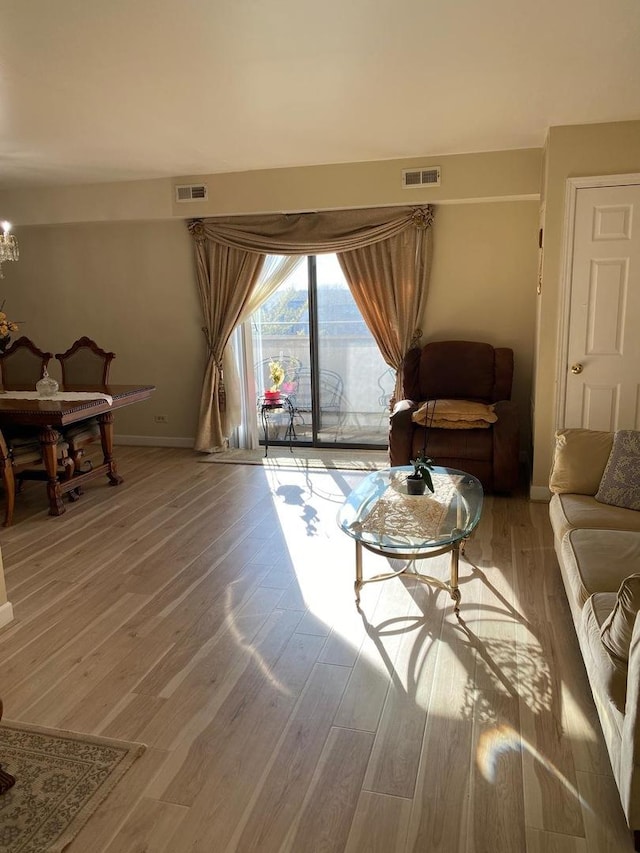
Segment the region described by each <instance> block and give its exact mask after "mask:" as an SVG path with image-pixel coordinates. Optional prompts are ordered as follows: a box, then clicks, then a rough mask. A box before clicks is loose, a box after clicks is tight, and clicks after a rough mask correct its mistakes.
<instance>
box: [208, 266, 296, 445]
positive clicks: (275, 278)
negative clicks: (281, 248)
mask: <svg viewBox="0 0 640 853" xmlns="http://www.w3.org/2000/svg"><path fill="white" fill-rule="evenodd" d="M303 261H304V257H303V256H302V255H299V256H295V255H290V256H288V257H287V256H280V255H269V256H268V257H267V258H265V261H264V266H263V268H262V271H261V273H260V277H259V278H258V280H257V282H256V284H255V286H254V288H253V291H252V293H251V295H250V296H249V298H248V299H247V302H246V304H245V306H244V308H243V309H242V314H241V316H240V319H239V320H238V324H240V323H244V322H245V321H246V320H248V319H249V317H251V315H252V314H253V313H254V312H255V311H257V310H258V308H259V307H260V306H261V305H262V303H263V302H266V301H267V299H268V298H269V297H270V296H271V294H272V293H275V291H276V290H277V289H278V288H279V287H280V285H281V284H282V282H283V281H284V280H285V279H286V278H287V277H288V276H289V274H290V273H292V272H293V270H294V269H295V268H296V267H297V266H299V265H300V264H301V263H302V262H303ZM235 361H236V359H235V353H234V347H233V341H229V344H228V345H227V347H226V349H225V351H224V357H223V362H222V364H223V370H224V387H225V391H226V403H227V407H226V427H227V430H228V433H227V435H230V434H231V431H232V430H233V428H234V427H237V426H239V425H240V423H241V422H245V423H247V422H248V420H249V417H250V412H249V410H248V407H247V408H246V409H245V411H244V412H243V410H242V402H241V396H242V395H241V393H240V381H241V380H240V377H239V376H238V373H237V370H236V364H235ZM247 368H248V370H247V375H246V376H245V378H246V380H247V382H246V389H245V395H244V398H245V400H247V401H248V400H249V399H250V398H251V395H252V393H253V386H254V376H253V364H250V365H249V364H248V365H247ZM252 403H253V406H252V408H253V412H255V399H253V400H252ZM247 433H248V442H247V444H248V446H249V447H257V446H258V436H257V431H256V429H255V428H254V429H248V430H247Z"/></svg>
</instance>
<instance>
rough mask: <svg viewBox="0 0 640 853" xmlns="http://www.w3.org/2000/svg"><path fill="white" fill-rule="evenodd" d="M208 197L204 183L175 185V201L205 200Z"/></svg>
mask: <svg viewBox="0 0 640 853" xmlns="http://www.w3.org/2000/svg"><path fill="white" fill-rule="evenodd" d="M208 197H209V194H208V193H207V185H206V184H181V185H179V186H176V201H206V200H207V199H208Z"/></svg>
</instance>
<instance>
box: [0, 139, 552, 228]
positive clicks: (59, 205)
mask: <svg viewBox="0 0 640 853" xmlns="http://www.w3.org/2000/svg"><path fill="white" fill-rule="evenodd" d="M541 157H542V152H541V150H540V149H538V148H524V149H520V150H517V151H489V152H484V153H479V154H455V155H449V156H446V157H419V158H414V159H412V160H383V161H378V162H374V163H343V164H339V165H328V166H307V167H303V168H291V169H270V170H266V171H253V172H233V173H229V174H223V175H191V176H188V177H182V178H176V179H175V180H173V181H171V180H154V181H129V182H123V183H119V184H93V185H90V186H68V187H53V188H50V189H20V190H0V210H1V211H2V216H3V218H5V219H8V220H10V221H11V222H13V224H14V226H15V227H16V233H17V234H18V235H19V229H20V226H23V225H50V224H63V223H72V222H113V221H132V220H141V219H144V220H150V219H168V218H171V217H174V218H182V219H187V218H191V217H197V216H220V215H229V214H236V213H240V214H241V213H256V212H273V211H285V212H290V211H301V210H322V209H338V208H349V207H369V206H372V207H376V206H384V205H394V204H395V205H398V204H420V203H423V202H434V203H436V204H444V203H456V202H462V201H482V200H487V199H498V200H504V199H520V198H528V199H531V198H537V197H538V194H539V192H540V169H541ZM429 165H439V166H441V167H442V180H441V186H439V187H429V188H420V189H410V190H405V189H402V186H401V175H402V170H403V169H407V168H412V167H416V166H429ZM202 182H204V183H206V184H207V186H208V190H209V198H208V201H206V202H187V203H180V204H178V203H176V202H175V201H174V189H173V187H174V185H175V184H182V183H202Z"/></svg>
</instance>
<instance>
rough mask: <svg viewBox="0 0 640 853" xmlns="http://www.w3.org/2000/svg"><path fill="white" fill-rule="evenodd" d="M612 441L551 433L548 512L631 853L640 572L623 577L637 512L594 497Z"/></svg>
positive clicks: (639, 718)
mask: <svg viewBox="0 0 640 853" xmlns="http://www.w3.org/2000/svg"><path fill="white" fill-rule="evenodd" d="M613 438H614V435H613V433H607V432H596V431H592V430H561V431H559V432H558V433H557V435H556V452H555V458H554V465H553V470H552V472H551V478H550V483H549V486H550V489H551V491H552V492H553V497H552V498H551V503H550V505H549V515H550V518H551V524H552V527H553V531H554V537H555V549H556V553H557V555H558V560H559V563H560V570H561V572H562V579H563V581H564V586H565V589H566V593H567V597H568V599H569V605H570V607H571V613H572V615H573V621H574V624H575V629H576V632H577V635H578V640H579V643H580V649H581V651H582V655H583V658H584V662H585V666H586V670H587V673H588V676H589V682H590V684H591V690H592V693H593V698H594V700H595V704H596V707H597V710H598V715H599V717H600V722H601V725H602V730H603V732H604V736H605V740H606V743H607V748H608V750H609V757H610V759H611V766H612V768H613V773H614V776H615V779H616V783H617V785H618V790H619V792H620V799H621V802H622V806H623V808H624V813H625V815H626V818H627V822H628V824H629V827H630V828H631V829H632V830H634V838H635V842H636V850H638V849H640V845H639V842H640V619H635V615H636V612H637V607H638V602H640V575H639V576H638V577H637V578H634V577H630V576H633V575H634V574H635V573H640V512H638V511H637V510H635V509H626V508H621V507H619V506H612V505H609V504H607V503H602V502H600V501H599V500H596V498H595V495H596V493H598V489H599V487H600V482H601V479H602V477H603V473H604V471H605V468H606V466H607V462H608V460H609V456H610V453H611V449H612V444H613ZM634 597H635V598H634ZM614 611H615V612H614ZM612 614H613V615H612ZM625 640H626V641H625ZM629 641H630V642H629ZM625 652H626V654H627V655H628V662H627V661H625V660H624V658H625Z"/></svg>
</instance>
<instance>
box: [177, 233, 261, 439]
mask: <svg viewBox="0 0 640 853" xmlns="http://www.w3.org/2000/svg"><path fill="white" fill-rule="evenodd" d="M189 230H190V231H191V233H192V235H193V237H194V240H195V249H196V278H197V280H198V291H199V293H200V303H201V307H202V316H203V318H204V323H205V325H204V327H203V332H204V334H205V336H206V339H207V348H208V358H207V366H206V369H205V375H204V380H203V384H202V395H201V398H200V413H199V418H198V432H197V434H196V441H195V445H194V446H195V449H196V450H202V451H205V452H207V453H211V452H212V451H215V450H222V449H223V448H225V447H226V443H227V442H226V438H227V436H228V435H229V427H228V425H227V423H226V402H225V400H224V393H225V392H224V386H223V371H222V363H223V362H222V359H223V356H224V351H225V348H226V346H227V342H228V340H229V338H230V336H231V334H232V332H233V330H234V329H235V327H236V325H237V324H238V321H239V319H240V317H241V316H242V313H243V310H244V307H245V305H246V303H247V301H248V299H249V297H250V295H251V292H252V290H253V287H254V285H255V283H256V281H257V280H258V276H259V275H260V270H261V269H262V265H263V263H264V255H263V254H259V253H256V252H249V251H245V250H244V249H234V248H230V247H229V246H223V245H222V244H220V243H216V242H213V241H211V240H207V239H206V237H205V235H204V233H203V229H202V228H201V227H200V226H199V223H197V222H192V223H190V224H189Z"/></svg>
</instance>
